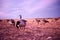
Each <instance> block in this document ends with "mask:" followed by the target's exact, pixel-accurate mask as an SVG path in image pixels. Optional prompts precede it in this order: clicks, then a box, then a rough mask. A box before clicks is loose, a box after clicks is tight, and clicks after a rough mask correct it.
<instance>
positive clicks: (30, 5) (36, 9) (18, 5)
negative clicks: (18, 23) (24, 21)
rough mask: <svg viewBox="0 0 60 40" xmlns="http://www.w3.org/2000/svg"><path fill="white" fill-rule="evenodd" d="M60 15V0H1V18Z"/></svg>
mask: <svg viewBox="0 0 60 40" xmlns="http://www.w3.org/2000/svg"><path fill="white" fill-rule="evenodd" d="M20 14H21V15H22V16H23V18H49V17H50V18H51V17H60V0H0V19H1V18H19V15H20Z"/></svg>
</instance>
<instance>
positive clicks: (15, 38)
mask: <svg viewBox="0 0 60 40" xmlns="http://www.w3.org/2000/svg"><path fill="white" fill-rule="evenodd" d="M29 23H30V24H29ZM31 23H33V24H31ZM22 30H23V29H17V28H16V27H15V26H13V25H10V24H8V23H0V40H60V19H59V20H57V21H54V20H53V21H52V22H51V20H50V19H49V23H44V22H39V25H38V23H37V22H35V21H34V22H32V21H31V20H29V21H28V22H27V26H26V27H25V30H24V31H22Z"/></svg>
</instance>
